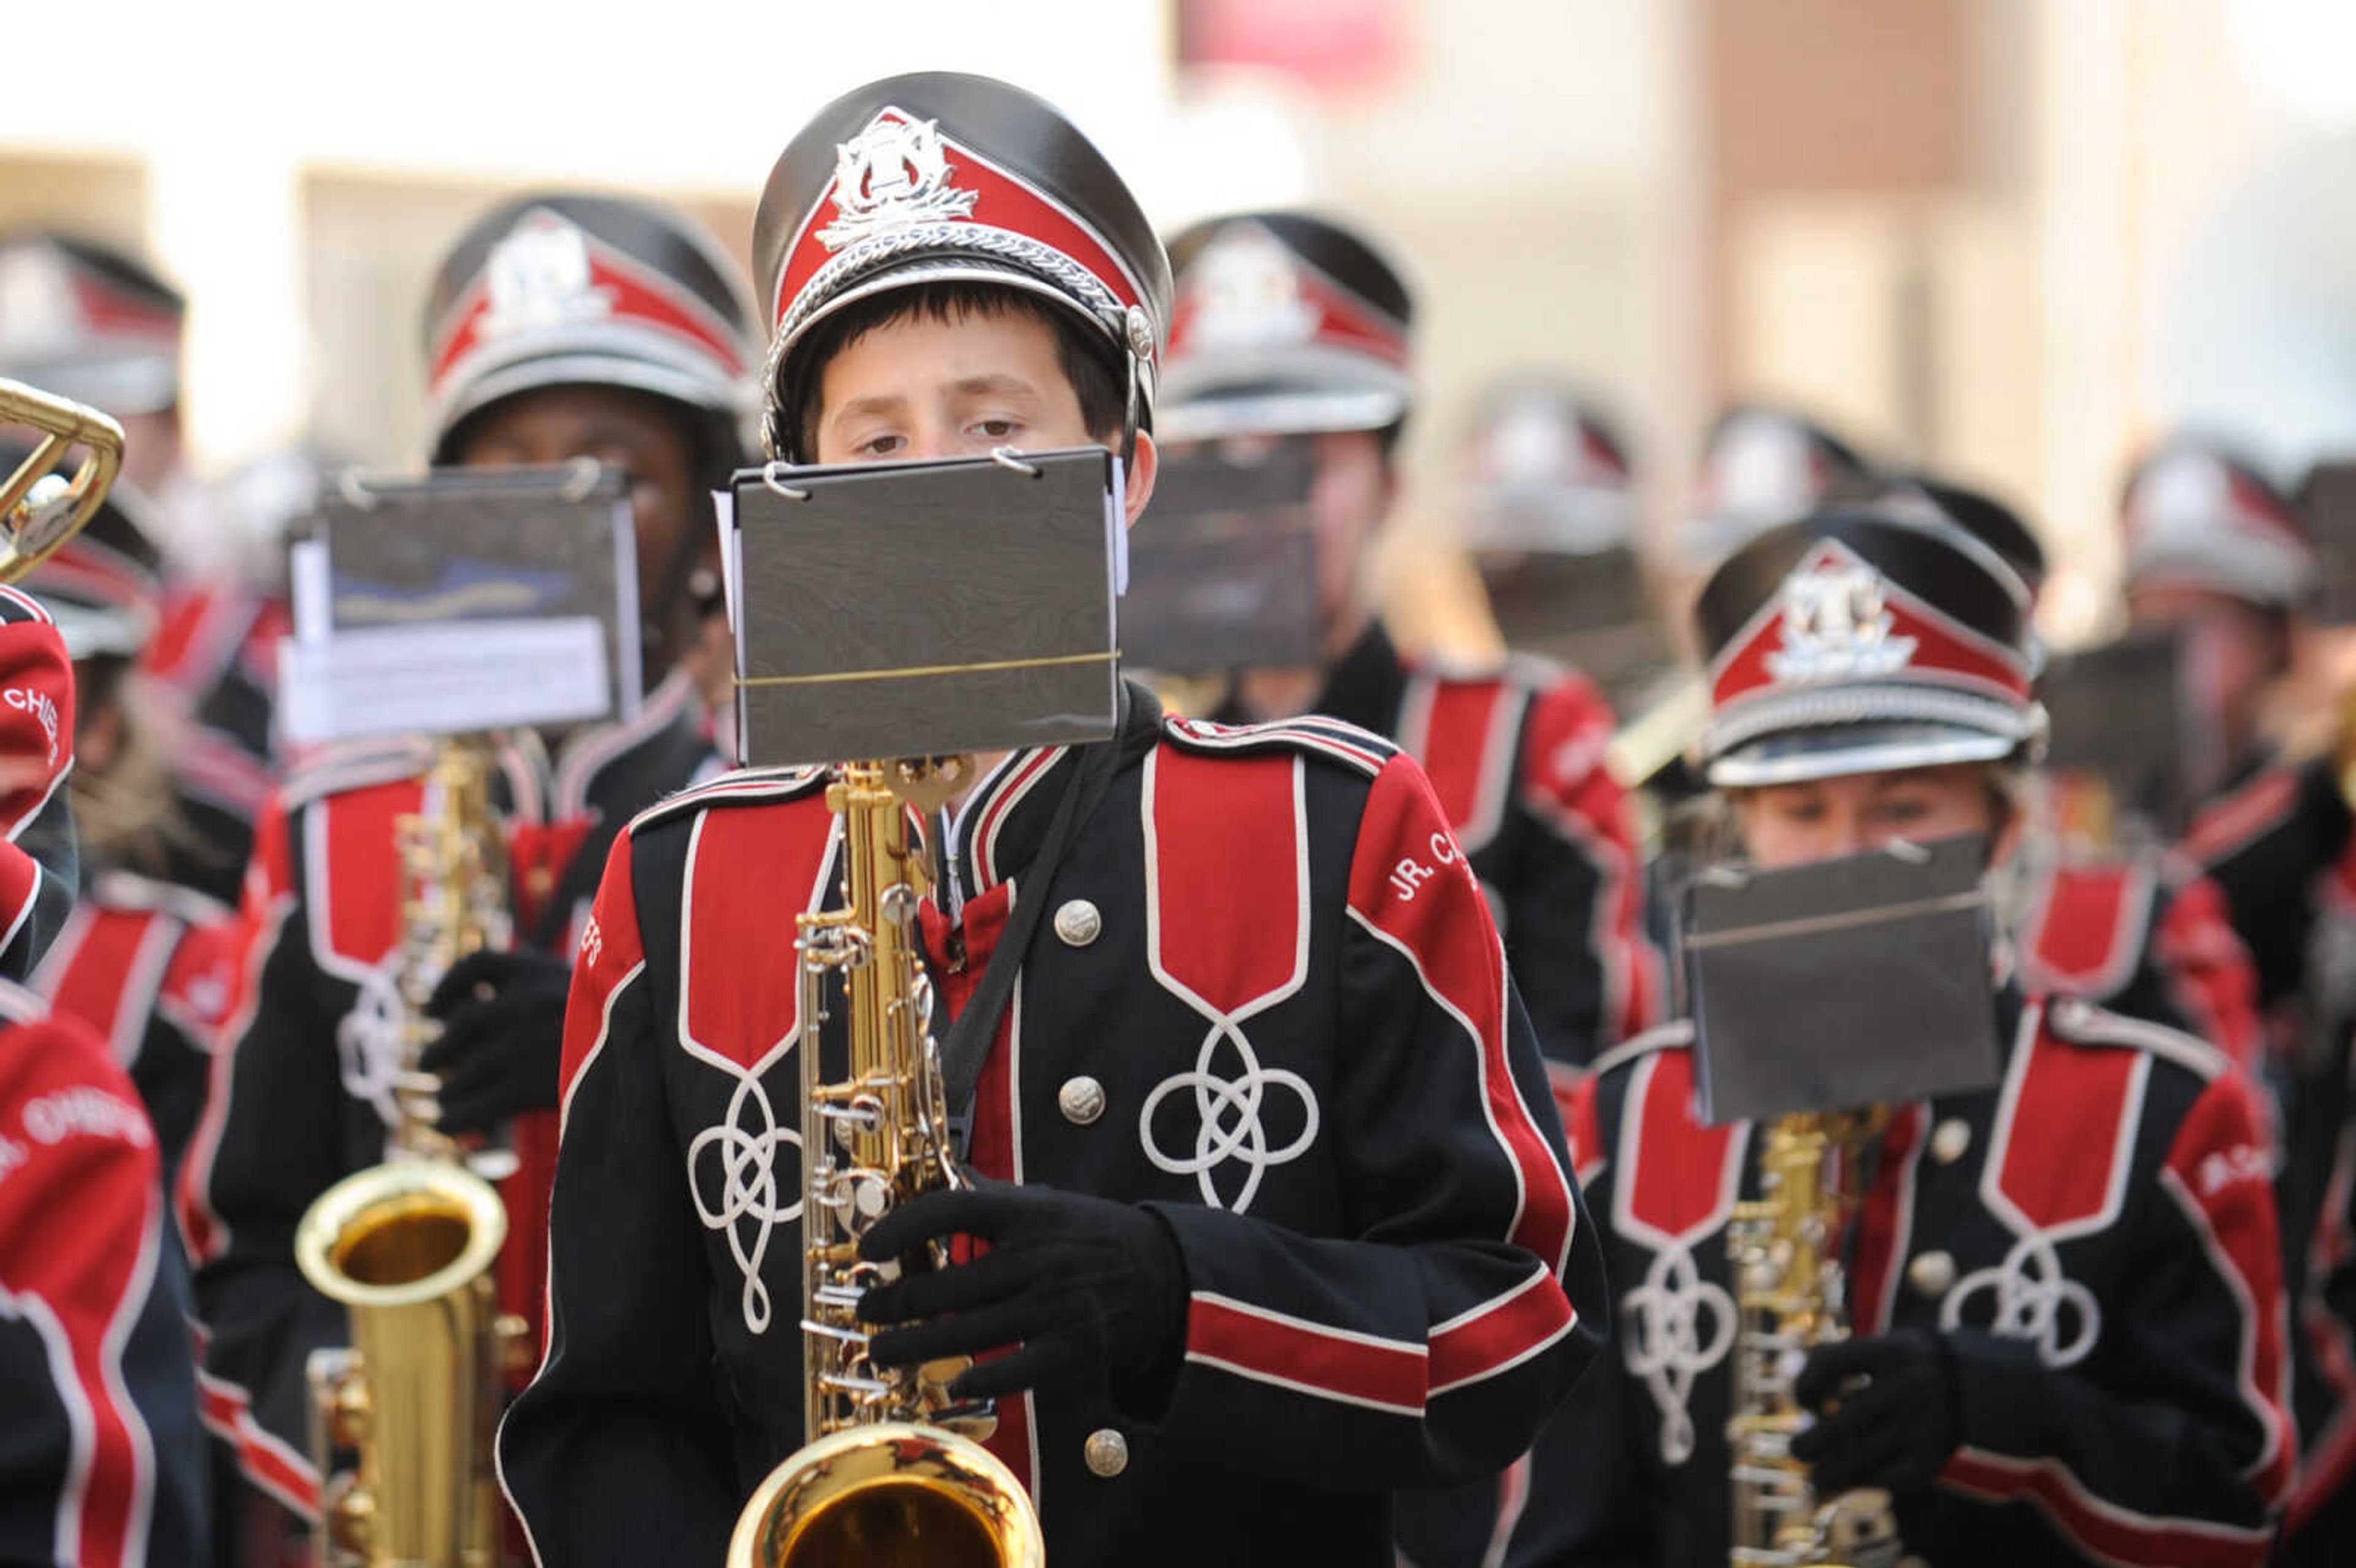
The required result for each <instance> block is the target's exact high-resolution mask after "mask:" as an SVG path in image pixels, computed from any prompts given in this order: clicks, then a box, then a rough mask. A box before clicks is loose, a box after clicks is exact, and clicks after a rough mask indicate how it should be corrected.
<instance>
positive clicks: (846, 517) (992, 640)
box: [730, 447, 1123, 766]
mask: <svg viewBox="0 0 2356 1568" xmlns="http://www.w3.org/2000/svg"><path fill="white" fill-rule="evenodd" d="M1121 528H1122V520H1121V508H1120V485H1119V468H1118V464H1116V463H1115V461H1114V459H1113V457H1112V454H1111V453H1108V452H1107V451H1106V450H1105V449H1104V448H1102V447H1082V448H1076V449H1074V450H1070V451H1061V452H1042V453H1021V454H1019V455H1009V456H1006V457H1003V458H992V457H981V458H972V459H959V460H956V461H945V462H926V463H905V464H860V465H857V466H843V467H831V468H788V467H785V466H783V465H776V464H773V465H772V466H770V467H769V468H766V469H751V470H747V471H746V472H744V473H742V474H739V475H737V476H736V479H735V484H734V524H733V534H734V537H733V539H732V540H731V541H730V549H731V551H732V553H733V554H734V560H733V561H732V562H731V568H732V572H731V583H730V587H731V594H730V598H731V601H732V604H733V607H734V615H735V625H736V656H737V667H736V674H737V702H738V719H739V721H740V725H741V737H742V744H743V748H744V761H746V762H747V763H751V764H753V765H755V766H771V765H782V764H804V763H840V762H850V761H864V760H871V759H874V760H888V759H892V758H897V757H919V756H944V755H950V754H954V753H957V752H979V751H999V750H1012V749H1014V748H1017V747H1023V746H1039V745H1054V744H1059V743H1065V742H1075V741H1098V740H1103V739H1105V738H1106V737H1108V736H1109V735H1110V734H1111V733H1112V732H1113V728H1114V723H1115V714H1116V712H1117V705H1118V700H1119V698H1118V692H1119V678H1120V671H1119V653H1118V651H1117V648H1118V645H1117V644H1116V642H1115V640H1114V619H1113V602H1114V598H1115V596H1116V594H1117V592H1118V590H1119V570H1120V550H1121V546H1122V542H1123V536H1122V532H1121Z"/></svg>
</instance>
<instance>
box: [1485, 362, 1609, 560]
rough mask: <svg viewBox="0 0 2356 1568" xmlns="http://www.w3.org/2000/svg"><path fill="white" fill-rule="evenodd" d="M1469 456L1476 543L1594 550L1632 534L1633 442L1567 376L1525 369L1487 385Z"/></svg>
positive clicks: (1582, 551)
mask: <svg viewBox="0 0 2356 1568" xmlns="http://www.w3.org/2000/svg"><path fill="white" fill-rule="evenodd" d="M1463 463H1464V474H1465V480H1466V495H1465V498H1464V512H1463V517H1464V522H1463V528H1462V537H1463V542H1464V544H1465V545H1466V546H1467V547H1468V548H1469V549H1475V550H1484V549H1498V550H1552V551H1558V552H1561V553H1564V554H1569V555H1595V554H1599V553H1601V551H1604V550H1607V549H1619V548H1622V547H1623V546H1632V545H1633V544H1634V542H1635V533H1636V494H1635V475H1634V472H1633V466H1632V465H1631V464H1630V463H1629V460H1628V447H1627V443H1625V442H1623V441H1622V439H1621V437H1620V432H1619V431H1618V429H1617V428H1616V426H1615V425H1614V424H1613V423H1612V420H1611V419H1610V418H1609V416H1607V415H1606V414H1605V413H1604V412H1603V411H1602V410H1601V409H1600V408H1598V407H1597V406H1596V405H1595V404H1594V403H1593V402H1591V401H1590V400H1588V399H1587V398H1585V397H1583V396H1582V395H1581V394H1580V392H1579V390H1578V389H1576V388H1574V387H1572V386H1570V385H1569V383H1567V382H1564V381H1561V380H1558V379H1555V378H1552V377H1548V376H1536V375H1523V376H1515V377H1511V378H1508V379H1504V380H1501V381H1498V382H1495V383H1494V384H1492V385H1491V386H1490V387H1488V388H1487V389H1485V390H1483V392H1482V393H1481V395H1480V396H1479V397H1478V398H1477V399H1476V400H1474V402H1473V408H1472V418H1471V419H1470V420H1469V421H1466V427H1465V436H1464V443H1463Z"/></svg>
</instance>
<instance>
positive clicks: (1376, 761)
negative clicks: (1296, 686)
mask: <svg viewBox="0 0 2356 1568" xmlns="http://www.w3.org/2000/svg"><path fill="white" fill-rule="evenodd" d="M1162 733H1163V734H1164V735H1166V736H1167V737H1169V739H1170V740H1171V741H1173V742H1174V743H1176V744H1178V745H1181V746H1183V747H1185V748H1186V749H1187V750H1188V751H1190V752H1213V753H1215V752H1238V753H1244V752H1277V751H1290V752H1312V753H1314V754H1316V755H1318V756H1322V757H1326V758H1329V759H1331V760H1332V761H1334V762H1337V763H1342V764H1343V765H1344V766H1345V767H1349V768H1352V769H1355V771H1356V772H1358V773H1363V774H1365V776H1366V777H1368V778H1372V777H1374V776H1375V775H1376V773H1381V772H1382V771H1383V764H1384V763H1387V762H1389V761H1390V760H1391V758H1392V757H1394V756H1396V755H1397V754H1398V747H1396V746H1394V745H1392V744H1391V743H1390V742H1389V741H1386V740H1384V739H1382V737H1380V736H1378V735H1374V734H1370V733H1368V732H1367V731H1364V730H1361V729H1359V728H1358V727H1357V726H1356V725H1355V724H1348V723H1344V721H1343V720H1339V719H1323V718H1318V717H1315V716H1313V715H1312V716H1311V717H1308V718H1302V719H1282V720H1275V721H1274V722H1271V723H1267V724H1214V723H1212V722H1211V721H1210V720H1206V719H1179V718H1174V717H1173V718H1169V719H1164V720H1162Z"/></svg>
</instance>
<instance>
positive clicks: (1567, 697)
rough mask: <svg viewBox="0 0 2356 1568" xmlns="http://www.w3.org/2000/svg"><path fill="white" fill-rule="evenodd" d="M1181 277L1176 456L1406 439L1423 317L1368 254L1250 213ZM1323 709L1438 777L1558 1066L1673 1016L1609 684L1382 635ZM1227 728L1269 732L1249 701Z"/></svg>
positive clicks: (1332, 228)
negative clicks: (1650, 919) (1293, 438)
mask: <svg viewBox="0 0 2356 1568" xmlns="http://www.w3.org/2000/svg"><path fill="white" fill-rule="evenodd" d="M1171 260H1172V262H1173V266H1174V267H1175V269H1176V307H1175V314H1174V315H1173V322H1172V325H1171V334H1170V353H1169V363H1168V367H1167V369H1166V371H1165V373H1164V375H1163V378H1162V411H1161V415H1160V417H1161V419H1162V430H1163V433H1164V435H1165V436H1166V437H1167V438H1168V439H1170V440H1173V441H1188V440H1222V439H1226V438H1229V437H1234V436H1246V437H1254V436H1267V435H1300V434H1315V433H1320V432H1344V431H1373V432H1391V431H1395V430H1396V428H1397V427H1398V424H1399V423H1400V421H1403V420H1404V419H1405V418H1406V417H1407V415H1408V411H1409V408H1410V405H1411V403H1412V400H1413V396H1414V380H1413V377H1412V374H1411V368H1410V359H1409V342H1408V328H1409V318H1410V315H1411V313H1412V300H1411V297H1410V296H1409V294H1408V289H1407V285H1406V283H1405V282H1404V281H1403V280H1402V279H1401V278H1400V277H1399V275H1398V272H1395V271H1394V270H1393V269H1392V268H1391V266H1390V265H1389V264H1388V263H1387V262H1386V261H1384V260H1383V259H1382V257H1381V256H1380V255H1378V254H1377V253H1376V251H1374V250H1373V248H1372V247H1370V246H1369V245H1368V244H1367V243H1366V242H1365V240H1362V239H1361V238H1360V237H1358V236H1357V235H1355V234H1354V233H1352V232H1351V231H1349V230H1348V229H1344V228H1342V227H1340V226H1339V225H1337V224H1334V223H1332V222H1329V221H1327V220H1325V219H1318V218H1312V217H1309V216H1306V215H1304V214H1299V213H1290V212H1262V213H1245V214H1237V215H1235V216H1231V217H1226V218H1219V219H1209V220H1207V221H1205V222H1203V223H1200V224H1197V225H1195V226H1194V227H1193V228H1191V229H1187V230H1185V231H1184V232H1183V233H1182V234H1180V235H1179V236H1177V238H1176V239H1174V240H1173V241H1172V242H1171ZM1386 439H1388V438H1386ZM1321 548H1331V547H1330V546H1323V545H1321ZM1313 710H1314V711H1316V712H1318V713H1321V714H1323V715H1325V716H1326V717H1328V718H1333V719H1341V720H1347V721H1348V722H1350V723H1353V724H1355V725H1357V726H1359V727H1360V728H1362V729H1365V730H1368V731H1372V732H1374V733H1376V734H1377V735H1382V736H1385V737H1387V738H1388V739H1389V740H1390V741H1393V742H1394V743H1396V744H1398V746H1400V747H1402V748H1403V749H1404V750H1406V751H1407V752H1408V753H1409V754H1410V755H1412V756H1413V757H1415V758H1416V760H1417V761H1418V762H1419V763H1422V764H1423V766H1424V769H1425V771H1426V772H1427V773H1428V774H1429V775H1430V780H1431V784H1432V787H1433V789H1434V790H1435V792H1436V793H1437V794H1438V795H1439V797H1440V804H1441V806H1442V808H1443V809H1444V810H1445V811H1446V812H1447V814H1448V819H1449V826H1450V827H1451V830H1452V831H1453V832H1454V833H1455V834H1456V837H1457V838H1458V840H1459V841H1460V842H1461V843H1462V844H1463V846H1464V848H1466V850H1467V851H1468V852H1469V853H1470V854H1471V855H1472V869H1473V872H1474V874H1475V875H1477V876H1478V877H1479V878H1480V879H1481V882H1482V885H1483V887H1484V888H1485V889H1487V890H1488V892H1489V896H1490V904H1491V909H1492V912H1494V915H1495V917H1496V921H1497V925H1498V928H1499V929H1500V931H1502V932H1503V933H1504V935H1505V951H1506V955H1507V957H1508V959H1509V961H1510V962H1511V964H1512V965H1513V971H1514V983H1515V987H1517V988H1518V989H1519V990H1520V991H1521V994H1522V997H1523V1000H1524V1002H1525V1003H1526V1006H1527V1007H1528V1008H1529V1013H1530V1021H1531V1023H1532V1024H1533V1025H1534V1026H1535V1027H1536V1029H1537V1035H1538V1040H1539V1042H1540V1044H1541V1045H1542V1046H1543V1048H1544V1049H1545V1051H1546V1052H1547V1056H1548V1057H1549V1058H1550V1059H1551V1060H1553V1061H1558V1062H1560V1063H1562V1064H1564V1066H1565V1067H1566V1068H1576V1067H1577V1066H1578V1065H1579V1064H1580V1063H1582V1062H1584V1061H1587V1060H1588V1058H1590V1056H1592V1055H1593V1054H1594V1053H1595V1052H1596V1051H1598V1050H1601V1048H1602V1047H1604V1046H1607V1045H1610V1044H1611V1043H1612V1042H1613V1041H1615V1040H1621V1039H1623V1038H1625V1037H1626V1036H1628V1035H1630V1034H1633V1033H1634V1032H1636V1031H1637V1030H1638V1029H1643V1028H1644V1026H1645V1025H1646V1024H1648V1023H1649V1022H1651V1021H1652V1019H1655V1017H1656V1016H1657V1015H1658V1009H1659V1006H1660V1000H1661V986H1662V979H1661V976H1660V974H1659V971H1658V966H1657V965H1656V964H1655V962H1654V961H1653V960H1652V957H1651V954H1650V950H1649V949H1648V948H1646V947H1645V946H1644V944H1643V943H1642V940H1641V933H1640V925H1641V918H1642V917H1641V911H1640V897H1641V891H1642V873H1641V870H1640V868H1639V866H1638V864H1637V857H1636V847H1635V831H1634V827H1633V822H1632V819H1631V817H1630V816H1629V811H1628V806H1627V802H1626V798H1625V796H1624V795H1623V793H1622V790H1621V788H1620V786H1619V784H1616V783H1614V782H1613V780H1612V775H1611V773H1609V772H1608V771H1607V770H1606V769H1605V767H1604V766H1603V752H1604V747H1605V746H1606V745H1607V744H1608V743H1609V741H1610V740H1611V738H1612V728H1613V720H1612V709H1611V707H1610V705H1609V704H1608V703H1607V702H1606V701H1605V700H1604V699H1603V696H1602V693H1601V691H1599V690H1598V689H1597V688H1596V687H1595V686H1594V684H1593V683H1592V682H1590V680H1588V679H1587V678H1586V677H1584V676H1582V675H1580V674H1578V673H1577V672H1574V671H1571V670H1568V669H1564V668H1561V667H1558V666H1555V665H1551V664H1548V663H1547V662H1546V661H1544V660H1540V659H1537V658H1526V657H1525V658H1514V659H1509V660H1507V661H1505V662H1504V663H1503V664H1499V665H1489V666H1484V667H1462V668H1454V667H1444V666H1442V665H1441V664H1440V663H1438V662H1437V661H1430V660H1423V659H1410V658H1408V657H1405V656H1402V655H1401V654H1400V653H1399V651H1398V648H1397V647H1396V645H1393V643H1392V642H1391V639H1390V635H1389V634H1388V633H1387V631H1386V630H1385V629H1384V627H1383V625H1382V624H1381V622H1380V621H1379V620H1372V621H1369V622H1368V624H1367V625H1366V628H1365V632H1364V633H1363V634H1362V635H1360V636H1359V637H1358V639H1357V640H1356V642H1355V645H1352V646H1351V647H1349V648H1348V650H1347V651H1346V652H1344V653H1343V654H1342V655H1341V656H1339V657H1338V658H1336V659H1334V660H1333V663H1332V665H1331V666H1330V667H1329V668H1328V669H1327V671H1326V677H1325V685H1324V690H1323V693H1322V695H1320V696H1319V697H1318V698H1317V699H1316V701H1315V704H1314V709H1313ZM1220 717H1223V718H1233V719H1250V718H1260V717H1269V716H1268V715H1258V714H1253V713H1249V712H1248V711H1246V710H1245V709H1244V708H1243V707H1242V706H1241V705H1240V703H1239V702H1231V703H1230V704H1229V705H1228V706H1227V707H1226V708H1225V709H1222V710H1221V713H1220Z"/></svg>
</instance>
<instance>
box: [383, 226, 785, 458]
mask: <svg viewBox="0 0 2356 1568" xmlns="http://www.w3.org/2000/svg"><path fill="white" fill-rule="evenodd" d="M424 326H425V357H426V366H427V377H426V389H427V400H428V403H429V406H430V407H431V410H432V412H433V420H434V453H433V457H434V461H435V462H437V463H440V462H446V461H448V459H449V457H450V455H451V451H452V448H453V446H454V445H455V437H456V435H457V432H458V430H459V427H460V426H461V425H463V424H464V423H465V422H466V420H467V419H469V418H470V417H472V416H473V415H475V414H477V413H479V412H481V411H483V410H484V409H486V408H487V407H489V406H490V405H491V404H492V403H495V402H498V401H499V400H501V399H504V398H508V397H511V396H513V395H515V394H516V393H518V392H527V391H533V390H537V389H541V388H544V387H556V386H568V385H581V384H588V385H595V386H610V387H626V388H630V389H635V390H637V391H642V392H650V393H653V394H654V395H656V396H658V397H661V398H667V399H669V400H671V401H673V402H676V403H680V404H681V405H684V406H685V407H686V408H688V409H691V410H693V411H697V412H699V413H702V414H707V415H710V416H711V417H712V421H713V422H714V425H715V427H716V428H720V429H723V431H724V433H725V436H726V438H727V440H728V442H729V443H730V445H731V446H732V448H739V447H741V443H742V441H743V430H742V425H743V421H744V416H745V414H746V413H747V412H749V408H748V399H747V392H748V391H749V380H748V378H749V377H750V375H751V373H752V368H753V364H754V360H755V354H756V352H757V350H756V348H755V344H756V342H757V341H758V340H757V337H756V336H755V330H754V327H753V315H752V307H751V304H749V303H748V301H747V300H746V298H745V295H744V284H743V282H742V273H741V272H739V271H738V269H737V267H736V264H735V263H734V261H732V260H731V259H730V258H729V256H728V254H727V252H726V251H724V250H723V248H722V247H721V245H720V243H719V241H718V240H714V239H713V238H712V236H711V235H710V234H708V233H706V232H705V231H704V229H702V228H701V226H700V225H698V224H696V223H695V222H694V221H693V220H692V219H689V218H688V217H686V216H685V215H684V214H682V213H679V212H676V211H673V210H671V209H670V208H667V207H664V206H662V205H661V204H659V203H657V202H653V201H648V200H645V199H643V198H638V197H630V198H623V197H603V196H583V195H576V194H571V193H548V194H541V195H533V196H524V197H516V198H514V199H512V200H509V201H504V202H501V203H500V204H499V205H498V207H496V208H492V209H491V210H490V211H489V212H487V213H485V214H484V215H483V216H482V217H481V218H479V219H476V221H475V222H474V224H473V225H472V226H471V227H470V228H468V229H467V230H466V233H465V234H464V235H462V236H461V237H460V238H459V240H458V241H457V243H456V244H455V245H454V246H452V247H451V249H450V251H449V254H448V255H447V256H446V257H444V260H443V262H442V266H441V269H440V271H439V272H437V273H436V274H435V276H434V287H433V290H432V293H430V295H429V296H428V299H427V302H426V307H425V323H424ZM727 455H728V456H729V457H730V458H732V459H733V458H734V456H735V455H736V453H735V451H734V450H732V451H731V452H730V453H728V454H727Z"/></svg>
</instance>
